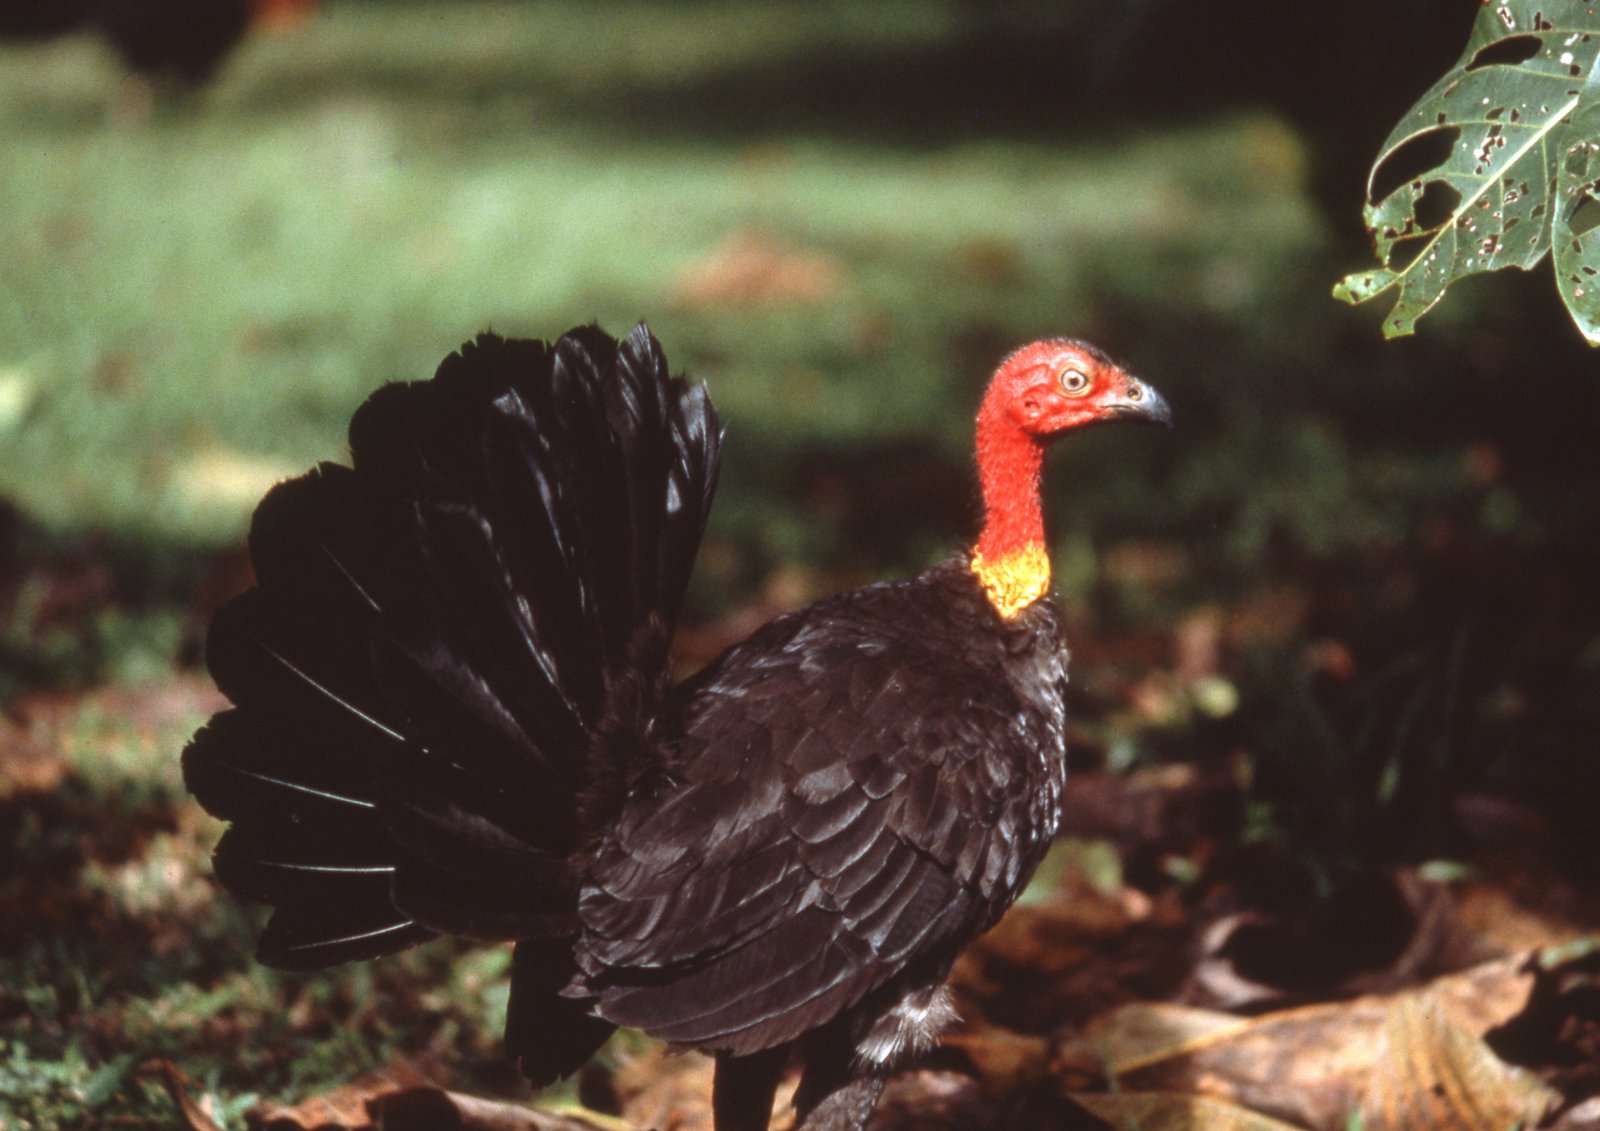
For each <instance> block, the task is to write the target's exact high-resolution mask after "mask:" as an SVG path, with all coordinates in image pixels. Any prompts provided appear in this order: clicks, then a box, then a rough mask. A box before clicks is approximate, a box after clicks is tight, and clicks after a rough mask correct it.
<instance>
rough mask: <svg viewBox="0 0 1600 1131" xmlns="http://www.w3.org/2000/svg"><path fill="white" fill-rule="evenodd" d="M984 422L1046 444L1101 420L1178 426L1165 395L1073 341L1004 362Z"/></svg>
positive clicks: (1034, 347)
mask: <svg viewBox="0 0 1600 1131" xmlns="http://www.w3.org/2000/svg"><path fill="white" fill-rule="evenodd" d="M984 416H993V417H999V418H1000V419H996V420H994V421H992V423H994V424H1002V421H1003V422H1005V423H1009V424H1010V425H1012V426H1014V427H1016V428H1019V429H1021V430H1022V431H1023V432H1025V433H1027V434H1028V435H1030V436H1035V437H1039V438H1042V439H1047V438H1051V437H1055V436H1059V435H1060V434H1061V433H1063V432H1066V431H1068V430H1070V429H1073V428H1079V427H1082V426H1083V425H1085V424H1093V423H1095V422H1097V421H1101V420H1118V419H1123V420H1127V419H1134V420H1146V421H1152V422H1155V423H1160V424H1171V423H1172V412H1171V410H1170V409H1169V408H1168V407H1167V402H1166V401H1165V400H1163V399H1162V397H1161V394H1159V393H1157V392H1156V391H1155V390H1154V389H1152V388H1150V387H1149V386H1148V385H1146V384H1145V383H1144V382H1143V381H1140V380H1139V379H1138V378H1136V377H1130V376H1129V375H1128V374H1127V373H1125V372H1123V370H1122V368H1121V367H1120V366H1118V365H1117V364H1116V363H1115V362H1114V361H1112V360H1111V359H1110V358H1109V357H1107V356H1106V355H1105V354H1103V353H1101V352H1100V351H1099V350H1098V349H1096V348H1095V347H1094V346H1091V345H1090V344H1089V343H1087V342H1079V341H1074V340H1072V339H1071V338H1046V339H1045V340H1044V341H1040V342H1034V343H1033V344H1031V345H1026V346H1023V347H1022V348H1021V349H1019V350H1017V351H1016V352H1015V353H1013V354H1012V355H1011V356H1010V357H1008V358H1006V359H1005V360H1004V361H1003V362H1001V363H1000V368H999V369H997V370H996V371H995V375H994V380H992V381H991V382H990V383H989V392H988V395H987V396H985V397H984V400H983V409H982V413H981V414H980V417H979V419H980V423H981V422H982V420H983V417H984Z"/></svg>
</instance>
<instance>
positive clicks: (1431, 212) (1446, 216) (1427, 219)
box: [1412, 181, 1461, 232]
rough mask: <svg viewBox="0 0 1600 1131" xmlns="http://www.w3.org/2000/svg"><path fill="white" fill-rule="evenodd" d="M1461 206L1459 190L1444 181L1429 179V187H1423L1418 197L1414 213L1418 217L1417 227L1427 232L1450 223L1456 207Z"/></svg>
mask: <svg viewBox="0 0 1600 1131" xmlns="http://www.w3.org/2000/svg"><path fill="white" fill-rule="evenodd" d="M1459 207H1461V194H1460V193H1459V192H1457V191H1456V190H1455V189H1453V188H1451V187H1450V186H1449V185H1447V184H1445V183H1444V182H1443V181H1429V182H1428V187H1427V188H1425V189H1423V190H1422V195H1421V196H1420V197H1418V198H1417V204H1416V207H1415V208H1414V209H1413V210H1412V214H1413V215H1414V216H1416V218H1417V227H1419V228H1421V229H1422V230H1423V231H1425V232H1426V231H1432V230H1433V229H1434V228H1442V227H1444V226H1445V225H1446V224H1448V223H1449V222H1450V217H1452V216H1454V215H1455V214H1456V209H1457V208H1459Z"/></svg>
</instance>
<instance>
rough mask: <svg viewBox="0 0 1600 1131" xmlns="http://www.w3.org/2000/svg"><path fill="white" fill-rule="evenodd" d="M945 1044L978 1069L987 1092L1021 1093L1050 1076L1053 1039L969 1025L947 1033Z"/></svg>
mask: <svg viewBox="0 0 1600 1131" xmlns="http://www.w3.org/2000/svg"><path fill="white" fill-rule="evenodd" d="M942 1043H943V1046H944V1047H945V1048H947V1049H955V1050H957V1051H959V1052H960V1053H961V1054H962V1055H963V1056H965V1057H966V1059H967V1060H968V1061H969V1062H970V1063H971V1064H972V1067H973V1068H974V1069H976V1070H977V1073H978V1079H979V1080H980V1081H982V1084H983V1091H984V1094H985V1095H987V1096H990V1097H991V1098H995V1099H1004V1098H1005V1097H1007V1096H1014V1095H1020V1094H1022V1093H1023V1092H1026V1091H1029V1090H1030V1089H1032V1088H1034V1087H1036V1086H1037V1085H1038V1084H1040V1083H1041V1082H1042V1081H1044V1080H1046V1079H1047V1078H1048V1077H1049V1075H1050V1041H1049V1038H1047V1037H1035V1036H1029V1035H1028V1034H1025V1033H1016V1032H1013V1031H1012V1030H1010V1029H1002V1028H1000V1027H998V1026H995V1025H969V1026H966V1027H964V1028H962V1029H959V1030H957V1031H956V1032H954V1033H950V1034H948V1035H946V1037H945V1038H944V1041H943V1042H942Z"/></svg>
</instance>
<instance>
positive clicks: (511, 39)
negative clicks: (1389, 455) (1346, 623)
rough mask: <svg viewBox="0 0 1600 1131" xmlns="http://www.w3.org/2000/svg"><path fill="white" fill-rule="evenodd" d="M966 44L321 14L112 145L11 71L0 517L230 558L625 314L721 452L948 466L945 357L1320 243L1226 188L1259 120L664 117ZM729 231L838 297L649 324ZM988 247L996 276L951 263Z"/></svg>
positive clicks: (1288, 184)
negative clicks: (370, 401)
mask: <svg viewBox="0 0 1600 1131" xmlns="http://www.w3.org/2000/svg"><path fill="white" fill-rule="evenodd" d="M708 24H715V25H716V26H718V28H719V32H718V34H716V35H705V34H702V33H701V32H702V29H703V27H705V26H707V25H708ZM961 30H962V16H961V13H960V6H959V5H937V4H935V5H926V4H898V5H896V4H890V5H869V4H845V5H824V6H819V8H817V9H810V8H806V7H800V8H792V9H784V10H783V15H782V17H781V18H780V17H775V16H774V15H773V14H772V13H771V12H770V11H767V10H765V9H762V8H760V7H759V6H749V5H738V4H695V5H682V6H676V5H675V6H659V5H650V4H633V5H605V6H602V7H601V8H600V9H599V14H598V15H596V14H594V9H593V8H592V7H591V6H589V5H579V4H567V5H561V4H541V5H538V6H521V5H506V4H498V5H497V4H482V5H480V4H452V5H436V6H431V7H430V6H416V7H411V8H408V7H406V6H403V5H401V6H394V7H386V6H382V5H372V6H366V5H348V6H344V7H335V8H333V9H331V10H330V11H329V12H328V13H327V15H326V18H325V19H323V20H320V21H318V22H317V23H316V24H315V25H313V26H312V27H311V28H309V29H307V30H306V31H305V33H304V34H302V35H299V36H294V37H290V38H285V39H261V40H258V41H256V42H253V43H251V44H250V45H249V47H248V49H247V51H246V52H244V54H243V55H242V56H241V57H240V58H238V59H237V60H235V65H234V66H233V67H232V69H231V70H230V71H229V72H228V74H227V75H226V77H225V81H224V82H223V83H222V84H221V85H220V86H218V87H217V88H216V89H214V90H211V91H209V92H207V93H206V94H205V95H204V96H203V98H202V99H200V100H199V101H198V102H197V104H195V105H193V106H189V107H184V108H181V109H178V110H169V111H166V112H161V113H157V114H156V115H155V117H154V118H153V119H151V120H149V121H145V122H139V123H134V124H120V125H119V124H116V123H114V122H112V121H108V120H107V111H106V108H105V102H106V98H107V94H106V89H105V88H106V86H107V85H109V84H110V83H111V81H112V79H113V78H114V76H113V75H112V74H111V73H110V71H109V70H108V64H107V63H106V61H105V60H104V59H103V58H102V56H101V55H100V53H99V51H98V49H97V48H96V47H95V46H94V45H93V44H89V43H69V44H62V45H56V46H50V47H46V48H36V49H31V50H21V49H17V48H11V49H9V50H8V51H7V52H6V55H5V64H6V65H5V66H4V67H3V68H0V104H4V105H10V106H12V107H14V108H15V111H14V112H13V113H11V114H8V115H7V124H6V125H5V126H4V127H0V128H3V129H4V131H5V137H4V141H5V147H6V154H7V175H6V177H5V178H4V180H3V181H0V242H3V243H4V245H5V246H6V247H7V248H8V249H10V251H9V254H8V255H7V256H6V257H5V258H4V260H3V262H0V374H3V375H4V376H3V381H0V386H3V388H4V390H5V391H6V394H5V396H3V397H0V430H3V432H4V441H5V442H4V443H3V444H0V493H4V494H5V495H7V496H8V497H10V498H13V499H15V500H17V501H19V502H20V503H21V504H22V505H23V506H24V507H25V508H26V509H27V510H28V511H29V512H30V513H31V514H33V515H35V516H37V517H39V518H40V519H42V520H44V521H45V522H47V523H49V524H51V525H55V526H65V527H76V526H81V525H84V524H96V525H103V526H110V527H113V528H136V529H139V530H144V531H150V532H153V533H156V534H159V535H161V536H165V537H172V538H181V539H187V540H198V541H201V542H211V543H216V542H220V541H223V540H227V539H230V538H234V537H237V536H238V534H239V533H240V531H241V530H242V528H243V523H244V519H245V516H246V514H247V513H248V509H249V506H250V504H251V502H252V501H253V496H254V494H255V493H256V490H257V488H258V487H259V486H260V485H261V484H263V483H265V482H270V481H271V479H272V478H273V477H274V476H281V475H286V474H289V473H292V472H293V471H295V470H297V469H299V468H302V467H304V466H306V465H307V464H309V463H310V462H311V461H313V460H316V459H319V458H329V457H337V456H339V454H340V453H341V451H342V431H343V426H344V422H345V420H346V419H347V417H348V414H349V412H350V410H351V409H352V408H353V407H354V405H355V404H357V403H358V402H359V401H360V399H361V398H362V397H363V396H364V395H365V393H366V392H368V391H369V390H370V389H372V388H373V387H375V386H376V385H377V384H379V383H381V382H382V381H385V380H390V379H395V378H413V379H414V378H420V377H423V376H425V375H427V374H428V373H429V372H431V369H432V366H433V365H434V364H436V363H437V361H438V359H439V358H440V357H441V356H443V354H444V353H445V352H447V351H448V350H450V349H451V348H453V347H454V345H456V344H457V343H458V342H460V341H461V340H463V339H464V338H466V337H468V336H470V335H471V334H473V333H475V332H477V331H478V330H480V329H482V328H484V327H486V326H492V327H494V328H496V329H498V330H501V331H503V332H509V333H519V334H530V335H550V334H553V333H557V332H559V331H560V330H562V329H564V328H565V327H566V326H567V325H570V324H572V323H575V322H578V321H582V320H587V319H591V318H594V319H599V320H601V321H602V323H604V324H606V325H608V326H610V327H612V328H614V329H621V328H624V327H626V326H627V325H629V324H631V323H632V322H633V321H634V320H636V319H637V318H639V317H648V318H649V319H650V320H651V322H652V324H653V326H654V327H655V328H656V330H657V332H658V334H659V335H660V336H661V337H662V338H663V339H664V340H665V341H666V343H667V345H668V348H669V355H670V356H672V357H673V358H674V360H675V362H676V363H677V364H679V365H683V366H687V367H688V368H690V369H691V371H692V372H694V373H695V374H696V375H698V376H701V377H703V378H704V379H706V380H707V381H709V382H710V383H711V385H712V388H713V391H714V393H715V395H716V397H717V399H718V402H719V404H720V405H721V407H722V409H723V412H724V415H725V417H726V418H727V419H728V420H729V421H730V422H732V424H733V427H734V429H735V436H737V435H738V434H739V432H741V431H747V432H749V433H751V434H761V435H766V434H768V433H793V432H803V434H804V435H805V436H806V437H808V438H810V439H814V440H828V439H834V438H844V439H853V438H861V437H870V436H875V435H881V434H883V433H884V432H885V431H887V430H893V429H899V430H903V431H916V432H924V433H933V434H936V435H938V436H940V437H941V438H942V439H943V441H944V442H945V443H947V444H948V445H950V446H951V449H952V450H959V446H960V445H963V444H964V443H965V442H966V433H967V427H968V425H967V423H966V421H967V414H968V411H969V409H970V405H971V402H972V400H973V398H974V396H975V393H976V390H977V389H978V387H979V385H980V382H981V380H982V377H983V376H984V372H985V369H984V367H985V366H987V365H988V364H991V363H992V360H993V358H992V357H989V356H987V355H985V356H982V357H981V358H978V357H973V358H968V357H964V356H961V354H960V351H958V349H957V343H959V342H960V341H962V340H963V338H964V337H971V336H972V335H973V334H974V333H975V331H976V330H979V329H981V330H982V331H983V332H985V333H986V334H987V335H988V336H989V337H990V338H992V339H993V340H994V341H995V342H996V343H997V345H996V348H999V347H1000V344H1001V343H1010V342H1013V341H1015V340H1017V339H1020V338H1022V337H1025V336H1027V335H1032V334H1040V333H1053V332H1087V331H1091V330H1093V329H1094V327H1093V325H1092V324H1091V319H1092V312H1093V309H1094V305H1095V302H1096V301H1097V298H1098V296H1103V295H1104V294H1105V293H1106V292H1107V291H1108V290H1115V289H1117V288H1140V289H1148V288H1147V286H1146V282H1147V279H1148V275H1149V269H1150V265H1151V264H1154V263H1161V264H1163V265H1164V266H1163V270H1162V277H1163V279H1164V280H1166V283H1167V285H1168V286H1169V287H1170V288H1171V292H1172V293H1171V295H1170V296H1169V297H1170V299H1171V300H1172V301H1174V302H1177V303H1180V304H1184V303H1192V302H1195V301H1206V300H1202V299H1200V297H1199V296H1197V295H1195V294H1194V293H1193V292H1192V289H1191V284H1192V282H1193V281H1194V280H1195V279H1198V278H1201V277H1204V276H1207V275H1209V276H1217V277H1226V280H1227V281H1228V282H1227V285H1228V286H1229V287H1230V288H1231V290H1230V294H1233V295H1234V296H1235V297H1234V298H1233V299H1232V300H1231V301H1240V299H1239V297H1238V296H1239V294H1240V293H1241V292H1242V293H1243V294H1244V295H1245V296H1246V299H1247V297H1248V294H1249V292H1250V291H1251V290H1258V289H1260V288H1262V287H1266V286H1270V285H1271V284H1270V280H1271V279H1272V278H1273V277H1274V276H1276V275H1278V274H1280V273H1281V272H1282V271H1283V270H1284V269H1285V268H1287V267H1289V266H1291V265H1292V264H1293V263H1294V262H1295V261H1296V260H1297V259H1299V258H1301V257H1303V256H1304V255H1306V254H1307V252H1308V251H1310V250H1312V249H1314V248H1315V246H1316V243H1317V241H1318V236H1317V233H1316V228H1315V224H1314V221H1313V220H1312V218H1311V216H1310V214H1309V212H1308V209H1307V206H1306V204H1305V202H1304V201H1303V199H1302V198H1301V195H1300V193H1299V189H1298V185H1297V184H1295V183H1294V181H1293V180H1292V179H1289V180H1282V181H1276V182H1274V181H1271V180H1260V179H1256V178H1248V177H1245V178H1241V177H1240V176H1239V171H1240V170H1241V169H1245V170H1248V169H1249V168H1250V167H1251V166H1252V163H1254V164H1256V165H1260V164H1262V163H1263V162H1265V163H1267V164H1268V165H1269V166H1270V165H1271V163H1273V162H1277V163H1278V164H1279V165H1282V164H1284V163H1287V164H1288V165H1289V166H1290V171H1291V172H1292V171H1293V165H1294V162H1295V160H1296V159H1297V152H1298V151H1297V149H1296V142H1295V141H1294V139H1293V138H1292V137H1289V136H1287V135H1286V134H1285V133H1284V132H1283V131H1282V130H1281V129H1278V128H1277V127H1274V126H1272V125H1271V124H1270V123H1266V122H1263V121H1260V120H1233V121H1223V122H1220V123H1218V124H1215V125H1213V126H1209V127H1206V128H1205V129H1203V130H1201V131H1199V132H1198V133H1197V132H1195V131H1192V130H1191V131H1187V132H1185V133H1182V134H1178V133H1170V134H1155V135H1149V136H1136V137H1130V138H1126V139H1119V140H1116V141H1088V142H1077V143H1062V142H1061V141H1059V140H1051V141H1049V142H1039V141H1035V140H1032V139H1023V140H1017V139H1014V138H1006V137H1004V136H1001V137H994V138H990V137H985V136H983V135H982V133H981V132H979V131H972V130H969V131H966V134H967V136H962V137H957V138H956V139H954V140H952V141H950V142H949V143H947V144H937V145H933V144H926V143H923V142H922V141H921V139H919V138H918V137H917V130H916V124H915V122H914V121H908V122H907V123H906V124H905V129H904V131H903V133H904V134H905V140H904V141H902V142H901V143H900V144H886V143H885V142H884V141H883V139H881V138H879V137H876V136H874V137H868V138H860V137H852V136H850V135H849V134H848V132H838V133H834V134H830V133H828V132H825V131H821V130H817V129H804V128H797V129H796V131H795V132H793V133H789V134H785V133H781V132H780V133H777V134H774V135H770V136H769V135H763V134H758V133H756V132H755V131H754V130H746V129H732V130H729V129H724V130H723V131H722V136H719V134H718V128H717V127H718V124H719V123H718V121H717V118H716V117H715V113H716V110H717V107H716V106H715V105H711V104H707V105H701V103H700V102H699V101H698V100H697V97H695V96H691V95H689V94H686V93H685V92H686V91H693V90H697V89H701V88H708V89H709V91H710V93H706V94H704V95H703V96H701V97H704V98H706V99H714V96H715V95H714V92H715V91H716V90H717V89H718V84H719V83H726V82H727V81H728V76H729V75H730V74H734V75H742V76H746V77H747V78H748V76H751V75H754V76H760V75H761V74H762V73H763V69H764V68H781V67H784V66H792V65H794V64H795V61H796V60H805V59H807V58H810V57H811V54H812V53H815V52H819V51H826V50H828V49H829V48H830V47H835V46H837V45H838V44H841V43H846V42H848V43H849V44H850V50H851V51H852V52H854V53H856V54H857V55H861V56H866V57H867V58H864V59H863V60H862V62H861V63H860V66H861V67H862V68H863V69H864V70H865V71H866V72H867V73H868V74H869V75H870V73H871V70H872V60H871V53H872V52H874V51H877V52H881V53H882V54H883V55H884V56H885V57H888V58H892V57H893V56H894V54H895V53H897V52H906V51H915V50H916V49H918V48H928V47H930V46H937V45H939V44H941V43H944V42H946V41H951V40H953V41H954V42H957V43H959V42H960V39H959V35H960V32H961ZM645 45H648V49H646V46H645ZM748 85H750V86H751V87H752V90H753V91H754V92H760V91H762V90H764V89H765V88H763V87H761V86H760V84H759V83H755V82H751V83H749V84H748ZM802 89H803V88H802ZM768 93H769V94H770V97H772V98H774V99H784V98H792V97H794V94H795V91H794V89H793V88H792V87H788V86H783V85H777V86H774V87H772V88H771V89H770V91H769V92H768ZM653 100H664V101H666V102H667V103H669V104H671V105H677V106H679V108H680V110H681V112H682V114H683V115H685V116H686V117H687V120H682V119H673V120H670V121H668V120H665V115H666V111H665V110H662V109H659V108H653V106H654V102H653ZM630 104H637V105H638V109H637V112H636V113H631V112H629V111H628V110H627V109H626V107H627V106H629V105H630ZM736 109H737V108H736ZM775 112H779V113H780V114H781V107H778V108H775ZM697 118H698V119H699V120H700V121H701V122H702V123H704V127H705V128H704V129H703V130H701V129H696V125H697V121H696V119H697ZM740 229H754V230H758V231H761V232H764V233H769V234H771V235H772V236H773V237H775V238H777V239H780V240H782V241H785V242H788V243H792V244H794V245H796V246H799V247H804V248H808V249H813V250H816V251H820V252H822V253H824V254H826V255H828V256H831V257H833V258H834V259H835V260H836V261H837V263H838V265H839V267H840V268H841V272H842V283H841V285H840V286H839V287H838V289H837V292H836V293H835V294H832V295H830V296H827V297H825V298H823V299H822V300H820V301H818V302H816V303H813V304H808V305H805V306H802V307H798V308H794V309H778V310H769V311H760V310H757V311H750V310H738V309H734V310H687V309H684V308H683V307H682V306H680V305H675V304H673V303H672V302H671V301H670V300H671V293H672V287H673V280H674V278H675V277H676V276H677V274H678V273H679V272H680V271H681V270H683V269H684V268H685V266H686V265H689V264H691V263H693V262H695V261H696V260H698V259H699V258H701V257H703V256H704V255H706V254H707V253H708V252H709V251H710V250H712V249H713V248H715V247H716V246H717V245H718V244H719V243H720V242H721V241H722V240H723V239H724V238H725V237H727V236H728V234H729V233H730V232H733V231H736V230H740ZM985 253H987V254H988V255H989V256H990V258H992V259H996V260H997V261H998V263H999V266H998V268H996V272H997V273H998V275H999V276H1000V277H999V278H998V279H996V278H993V277H990V276H989V275H986V274H984V273H982V271H981V269H978V268H974V267H973V266H972V264H971V261H972V260H973V259H974V257H979V258H981V257H982V256H983V255H984V254H985ZM958 359H959V360H960V362H962V363H963V364H961V365H960V367H959V368H958V367H957V360H958ZM5 406H9V407H8V408H7V407H5ZM738 454H739V453H738V449H737V447H736V448H735V456H736V457H737V455H738ZM733 470H735V471H737V466H736V465H735V467H734V469H733ZM740 481H741V477H740V476H738V475H737V474H730V475H729V476H728V483H729V484H730V491H731V493H732V494H734V495H735V496H737V495H738V493H739V489H738V484H739V483H740ZM733 509H737V508H733Z"/></svg>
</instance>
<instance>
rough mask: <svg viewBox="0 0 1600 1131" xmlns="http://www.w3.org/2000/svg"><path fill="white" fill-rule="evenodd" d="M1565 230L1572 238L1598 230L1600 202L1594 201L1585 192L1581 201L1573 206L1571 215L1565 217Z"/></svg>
mask: <svg viewBox="0 0 1600 1131" xmlns="http://www.w3.org/2000/svg"><path fill="white" fill-rule="evenodd" d="M1590 191H1591V192H1592V191H1593V190H1592V189H1591V190H1590ZM1567 228H1568V229H1569V230H1570V231H1571V232H1572V234H1573V235H1574V236H1581V235H1584V234H1585V233H1587V232H1592V231H1594V230H1595V229H1596V228H1600V200H1596V199H1595V198H1594V197H1593V196H1592V195H1590V193H1588V192H1586V193H1585V194H1584V196H1583V199H1582V200H1580V201H1578V203H1577V204H1575V205H1574V206H1573V208H1572V214H1571V215H1569V216H1568V217H1567Z"/></svg>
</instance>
